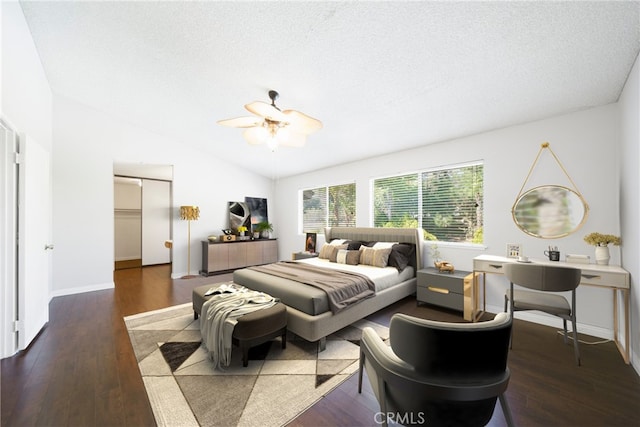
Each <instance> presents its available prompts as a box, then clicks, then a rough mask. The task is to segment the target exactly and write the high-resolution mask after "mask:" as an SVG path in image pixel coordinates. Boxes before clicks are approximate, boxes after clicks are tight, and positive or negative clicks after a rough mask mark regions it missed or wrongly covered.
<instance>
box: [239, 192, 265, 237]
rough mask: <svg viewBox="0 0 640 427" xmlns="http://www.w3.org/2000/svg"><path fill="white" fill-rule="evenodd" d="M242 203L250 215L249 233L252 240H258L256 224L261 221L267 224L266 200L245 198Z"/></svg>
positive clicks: (258, 233) (258, 234)
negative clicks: (247, 208) (245, 205)
mask: <svg viewBox="0 0 640 427" xmlns="http://www.w3.org/2000/svg"><path fill="white" fill-rule="evenodd" d="M244 202H245V203H246V204H247V206H249V212H250V214H251V228H250V230H249V231H251V233H252V234H253V238H254V239H259V238H260V232H259V231H257V230H256V224H259V223H261V222H263V221H266V222H269V215H268V209H267V199H264V198H260V197H245V198H244Z"/></svg>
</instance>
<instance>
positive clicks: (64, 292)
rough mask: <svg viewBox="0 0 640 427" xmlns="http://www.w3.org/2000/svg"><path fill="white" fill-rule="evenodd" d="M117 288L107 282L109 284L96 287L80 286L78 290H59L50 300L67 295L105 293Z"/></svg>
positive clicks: (112, 283)
mask: <svg viewBox="0 0 640 427" xmlns="http://www.w3.org/2000/svg"><path fill="white" fill-rule="evenodd" d="M115 286H116V285H115V283H114V282H107V283H98V284H95V285H88V286H78V287H76V288H68V289H59V290H56V291H53V292H51V294H50V298H49V299H51V298H55V297H62V296H65V295H74V294H81V293H83V292H93V291H103V290H105V289H113V288H115Z"/></svg>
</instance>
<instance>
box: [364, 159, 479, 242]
mask: <svg viewBox="0 0 640 427" xmlns="http://www.w3.org/2000/svg"><path fill="white" fill-rule="evenodd" d="M373 187H374V189H373V191H374V195H373V198H374V208H373V211H374V212H373V215H374V226H375V227H420V228H422V229H423V230H424V232H425V239H426V240H440V241H445V242H466V243H482V239H483V232H482V227H483V217H482V214H483V165H482V164H474V165H470V166H464V167H452V168H447V169H438V170H433V171H424V172H419V173H412V174H406V175H397V176H392V177H387V178H380V179H376V180H374V185H373Z"/></svg>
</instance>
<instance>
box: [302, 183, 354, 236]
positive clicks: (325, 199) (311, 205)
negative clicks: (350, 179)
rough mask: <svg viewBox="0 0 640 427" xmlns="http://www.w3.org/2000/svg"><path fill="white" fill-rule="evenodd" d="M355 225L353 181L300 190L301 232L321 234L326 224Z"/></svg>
mask: <svg viewBox="0 0 640 427" xmlns="http://www.w3.org/2000/svg"><path fill="white" fill-rule="evenodd" d="M355 225H356V185H355V183H351V184H342V185H335V186H330V187H318V188H312V189H308V190H303V191H302V232H304V233H320V234H322V233H324V228H325V227H327V226H329V227H355Z"/></svg>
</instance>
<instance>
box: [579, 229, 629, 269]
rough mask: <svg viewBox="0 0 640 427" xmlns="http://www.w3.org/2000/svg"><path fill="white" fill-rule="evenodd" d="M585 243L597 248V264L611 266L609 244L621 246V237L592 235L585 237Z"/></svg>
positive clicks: (600, 234)
mask: <svg viewBox="0 0 640 427" xmlns="http://www.w3.org/2000/svg"><path fill="white" fill-rule="evenodd" d="M584 241H585V242H587V243H588V244H590V245H593V246H595V247H596V264H600V265H609V259H610V258H611V256H610V254H609V244H612V245H614V246H620V243H621V241H620V237H618V236H614V235H613V234H602V233H597V232H596V233H590V234H587V235H586V236H584Z"/></svg>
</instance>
